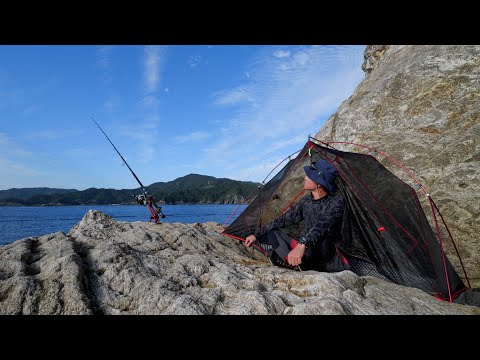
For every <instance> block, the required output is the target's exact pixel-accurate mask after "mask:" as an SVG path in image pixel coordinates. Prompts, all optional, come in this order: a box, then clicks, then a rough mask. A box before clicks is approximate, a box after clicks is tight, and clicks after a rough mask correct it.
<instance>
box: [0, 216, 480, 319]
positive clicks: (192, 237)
mask: <svg viewBox="0 0 480 360" xmlns="http://www.w3.org/2000/svg"><path fill="white" fill-rule="evenodd" d="M221 230H222V227H221V226H220V225H219V224H217V223H195V224H183V223H162V224H158V225H156V224H153V223H147V222H131V223H129V222H119V221H115V220H113V219H112V218H111V217H110V216H108V215H106V214H104V213H102V212H99V211H94V210H90V211H88V212H87V213H86V214H85V216H84V217H83V219H82V220H81V221H80V222H79V223H78V224H77V225H75V226H74V227H73V228H72V229H71V231H70V232H69V233H68V234H65V233H63V232H56V233H53V234H48V235H44V236H40V237H30V238H26V239H22V240H18V241H16V242H15V243H12V244H9V245H6V246H3V247H0V314H81V315H87V314H125V315H127V314H169V315H172V314H184V315H187V314H188V315H190V314H199V315H200V314H212V315H222V314H240V315H241V314H271V315H280V314H292V315H297V314H309V315H322V314H328V315H333V314H349V315H360V314H392V315H393V314H405V315H412V314H415V315H417V314H419V315H420V314H421V315H426V314H451V315H454V314H455V315H468V314H479V312H480V309H479V308H478V307H472V306H466V305H460V304H454V303H448V302H444V301H440V300H437V299H435V298H434V297H432V296H431V295H429V294H426V293H424V292H422V291H421V290H418V289H414V288H406V287H402V286H399V285H396V284H392V283H389V282H385V281H383V280H380V279H376V278H372V277H359V276H357V275H356V274H354V273H353V272H350V271H343V272H340V273H334V274H329V273H319V272H314V271H305V272H295V271H292V270H288V269H282V268H278V267H274V266H272V265H271V264H270V263H269V262H268V261H267V259H266V258H265V257H264V256H263V255H262V254H260V253H259V252H257V251H255V250H253V249H250V248H248V249H247V248H246V247H245V246H244V245H243V244H241V243H240V242H238V241H236V240H234V239H231V238H229V237H226V236H223V235H221V234H220V231H221Z"/></svg>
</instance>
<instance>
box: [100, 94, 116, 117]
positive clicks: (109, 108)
mask: <svg viewBox="0 0 480 360" xmlns="http://www.w3.org/2000/svg"><path fill="white" fill-rule="evenodd" d="M119 107H120V98H119V97H118V96H115V95H110V97H109V98H108V99H107V101H105V103H104V104H103V108H104V109H105V111H106V112H107V113H112V112H114V111H115V110H116V109H118V108H119Z"/></svg>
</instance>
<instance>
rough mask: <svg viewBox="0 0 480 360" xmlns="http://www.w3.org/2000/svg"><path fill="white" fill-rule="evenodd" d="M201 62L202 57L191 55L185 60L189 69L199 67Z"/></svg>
mask: <svg viewBox="0 0 480 360" xmlns="http://www.w3.org/2000/svg"><path fill="white" fill-rule="evenodd" d="M201 62H202V57H201V56H199V55H192V56H190V57H189V58H188V60H187V63H188V66H190V68H191V69H192V68H195V67H197V66H199V65H200V63H201Z"/></svg>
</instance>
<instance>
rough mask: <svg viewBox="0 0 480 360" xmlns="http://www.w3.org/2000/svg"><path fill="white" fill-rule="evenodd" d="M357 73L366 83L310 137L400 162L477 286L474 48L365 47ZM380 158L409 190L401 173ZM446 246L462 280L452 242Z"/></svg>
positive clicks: (479, 208)
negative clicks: (433, 206)
mask: <svg viewBox="0 0 480 360" xmlns="http://www.w3.org/2000/svg"><path fill="white" fill-rule="evenodd" d="M362 68H363V69H364V71H365V72H366V77H365V79H364V80H363V81H362V82H361V83H360V85H358V87H357V88H356V90H355V92H354V93H353V95H352V96H350V98H348V99H347V100H345V101H344V102H343V103H342V104H341V106H340V107H339V108H338V110H337V112H336V113H335V114H333V115H332V116H331V117H330V119H329V120H328V121H327V123H326V124H325V125H324V126H323V127H322V128H321V129H320V131H319V132H318V134H316V135H315V137H316V138H317V139H319V140H321V141H325V142H328V141H347V142H354V143H360V144H365V145H368V146H371V147H374V148H376V149H378V150H380V151H382V152H384V153H386V154H388V155H389V156H390V157H392V158H394V159H395V160H397V161H399V162H400V163H402V164H404V165H405V166H406V167H407V168H408V169H409V170H410V171H411V172H412V173H413V174H414V176H415V177H416V178H417V179H419V180H420V181H421V183H422V185H423V186H424V187H425V188H426V189H427V190H428V191H429V193H430V194H431V196H432V199H433V200H434V201H435V203H436V204H437V205H438V207H439V209H440V211H441V212H442V215H443V217H444V219H445V221H446V223H447V225H448V227H449V229H450V231H451V233H452V235H453V238H454V240H455V243H456V244H457V246H458V250H459V253H460V256H461V258H462V261H463V263H464V265H465V267H466V271H467V275H468V276H469V278H470V281H471V284H472V286H474V287H479V286H480V237H479V235H478V234H479V233H480V46H479V45H462V46H460V45H432V46H427V45H425V46H424V45H422V46H420V45H410V46H406V45H396V46H395V45H389V46H385V45H381V46H380V45H374V46H368V47H367V48H366V49H365V62H364V64H363V66H362ZM335 147H336V148H338V149H340V150H346V151H357V150H359V149H355V148H353V147H352V146H341V145H338V146H337V145H335ZM378 160H379V161H381V162H382V163H383V164H384V165H386V166H387V168H389V170H390V171H392V172H393V173H394V174H396V175H397V176H398V177H400V178H402V179H404V180H406V181H407V182H409V183H410V184H411V185H412V186H413V182H412V181H411V180H410V179H408V178H406V177H405V176H404V175H405V174H404V173H403V172H401V171H400V168H398V167H395V166H392V163H391V162H389V161H386V160H385V159H382V158H381V157H379V158H378ZM417 193H418V195H419V198H420V200H421V201H422V204H424V205H425V207H424V208H425V209H427V211H425V213H426V214H427V215H428V214H430V213H431V212H430V211H429V210H428V205H427V199H426V196H425V194H424V193H422V192H417ZM430 219H431V218H430ZM431 224H433V222H432V221H431ZM447 235H448V234H445V233H444V234H443V237H444V238H446V237H447ZM445 248H446V250H445V251H446V253H447V256H448V258H449V259H450V261H451V262H452V264H453V265H454V267H455V269H456V270H457V272H458V273H459V274H460V275H461V276H462V278H463V279H465V278H464V276H463V271H462V269H461V265H460V263H459V261H458V257H457V256H456V253H455V252H454V248H453V246H452V243H451V241H449V240H447V241H446V243H445Z"/></svg>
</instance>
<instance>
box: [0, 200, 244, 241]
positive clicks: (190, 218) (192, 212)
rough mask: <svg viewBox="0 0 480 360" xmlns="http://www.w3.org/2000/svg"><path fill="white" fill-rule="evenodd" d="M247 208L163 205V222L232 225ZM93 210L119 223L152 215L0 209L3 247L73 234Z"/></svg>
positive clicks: (132, 210)
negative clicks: (53, 234)
mask: <svg viewBox="0 0 480 360" xmlns="http://www.w3.org/2000/svg"><path fill="white" fill-rule="evenodd" d="M246 207H247V205H240V206H239V205H163V206H162V211H163V213H164V214H165V215H166V218H164V219H161V221H162V222H169V223H173V222H181V223H187V224H189V223H195V222H200V223H203V222H208V221H214V222H218V223H220V224H222V225H223V224H224V223H225V222H226V221H227V219H228V218H229V217H230V216H231V215H232V213H233V212H234V211H235V210H236V212H235V214H234V215H233V216H232V217H231V218H230V220H228V223H227V224H226V225H229V224H231V223H232V222H233V221H234V220H235V219H236V218H237V217H238V215H240V214H241V213H242V211H243V210H244V209H245V208H246ZM90 209H94V210H99V211H102V212H103V213H105V214H107V215H110V216H111V217H112V218H113V219H115V220H117V221H146V222H148V221H149V220H150V213H149V211H148V208H147V207H146V206H141V205H82V206H0V245H6V244H9V243H12V242H14V241H16V240H19V239H23V238H26V237H29V236H40V235H46V234H50V233H53V232H56V231H63V232H65V233H67V232H69V231H70V229H71V228H72V227H73V226H74V225H75V224H77V223H78V222H79V221H80V220H81V219H82V218H83V216H84V215H85V214H86V212H87V211H88V210H90Z"/></svg>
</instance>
